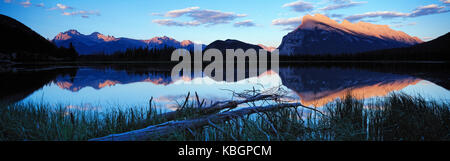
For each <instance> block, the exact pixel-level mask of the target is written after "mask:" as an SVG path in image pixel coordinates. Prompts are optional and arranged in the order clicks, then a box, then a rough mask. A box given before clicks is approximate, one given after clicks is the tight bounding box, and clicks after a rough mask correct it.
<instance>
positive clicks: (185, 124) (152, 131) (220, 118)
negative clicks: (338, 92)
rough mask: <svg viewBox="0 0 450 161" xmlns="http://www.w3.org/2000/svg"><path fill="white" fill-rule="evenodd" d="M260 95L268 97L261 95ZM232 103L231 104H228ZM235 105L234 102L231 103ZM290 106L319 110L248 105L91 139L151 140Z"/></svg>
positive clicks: (224, 106)
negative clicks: (180, 131)
mask: <svg viewBox="0 0 450 161" xmlns="http://www.w3.org/2000/svg"><path fill="white" fill-rule="evenodd" d="M260 97H268V96H264V95H261V96H260ZM228 105H230V104H228ZM231 105H234V104H231ZM288 107H303V108H307V109H310V110H314V111H317V110H316V109H314V108H310V107H306V106H303V105H302V104H301V103H281V104H274V105H268V106H257V107H248V108H243V109H239V110H234V111H228V112H223V113H217V114H212V115H209V116H204V117H201V118H197V119H191V120H182V121H169V122H166V123H162V124H158V125H152V126H149V127H146V128H143V129H139V130H134V131H129V132H125V133H120V134H112V135H108V136H105V137H100V138H94V139H90V140H89V141H133V140H150V139H156V138H159V137H164V136H167V135H169V134H172V133H173V132H175V131H179V130H186V129H194V128H199V127H203V126H206V125H210V124H211V123H213V124H214V123H223V122H225V121H228V120H231V119H234V118H238V117H243V116H245V115H249V114H253V113H258V112H269V111H274V110H279V109H282V108H288ZM212 108H215V109H221V108H226V105H218V106H213V107H212Z"/></svg>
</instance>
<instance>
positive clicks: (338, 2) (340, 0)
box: [320, 0, 367, 11]
mask: <svg viewBox="0 0 450 161" xmlns="http://www.w3.org/2000/svg"><path fill="white" fill-rule="evenodd" d="M333 1H334V2H335V4H332V5H329V6H326V7H324V8H320V10H323V11H329V10H336V9H342V8H349V7H353V6H358V5H361V4H364V3H367V2H365V1H363V2H353V1H351V0H333Z"/></svg>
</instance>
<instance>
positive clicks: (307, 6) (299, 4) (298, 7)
mask: <svg viewBox="0 0 450 161" xmlns="http://www.w3.org/2000/svg"><path fill="white" fill-rule="evenodd" d="M283 7H290V8H292V10H294V11H296V12H306V11H311V10H312V9H314V6H313V5H312V4H311V3H309V2H303V1H301V0H299V1H295V2H291V3H286V4H284V5H283Z"/></svg>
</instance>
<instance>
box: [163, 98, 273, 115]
mask: <svg viewBox="0 0 450 161" xmlns="http://www.w3.org/2000/svg"><path fill="white" fill-rule="evenodd" d="M272 97H276V96H274V95H255V96H252V97H250V98H247V99H245V100H240V101H222V102H217V103H214V104H212V105H210V106H208V107H202V108H201V112H202V114H203V115H208V114H213V113H217V112H219V111H220V110H223V109H227V108H229V109H233V108H236V107H237V106H238V105H239V104H244V103H249V102H255V101H260V100H265V99H269V98H272ZM272 100H273V99H272ZM177 113H178V111H173V112H167V113H163V114H160V116H161V117H164V118H165V119H167V120H169V121H170V120H175V119H176V116H177Z"/></svg>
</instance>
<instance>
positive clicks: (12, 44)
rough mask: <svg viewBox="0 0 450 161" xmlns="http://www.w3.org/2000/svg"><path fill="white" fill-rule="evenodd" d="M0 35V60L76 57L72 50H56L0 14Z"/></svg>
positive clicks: (31, 31) (14, 21)
mask: <svg viewBox="0 0 450 161" xmlns="http://www.w3.org/2000/svg"><path fill="white" fill-rule="evenodd" d="M0 33H1V35H2V36H1V37H0V39H1V42H2V43H0V60H4V61H5V60H6V61H8V60H9V61H11V60H12V61H29V60H61V59H62V58H64V59H68V58H75V57H76V56H77V53H76V52H74V50H68V49H63V48H57V47H56V46H55V45H53V44H52V43H51V42H50V41H48V40H47V39H45V38H44V37H42V36H41V35H39V34H38V33H36V32H35V31H33V30H32V29H30V28H29V27H27V26H25V25H24V24H22V23H20V22H19V21H17V20H15V19H13V18H11V17H8V16H5V15H1V14H0Z"/></svg>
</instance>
